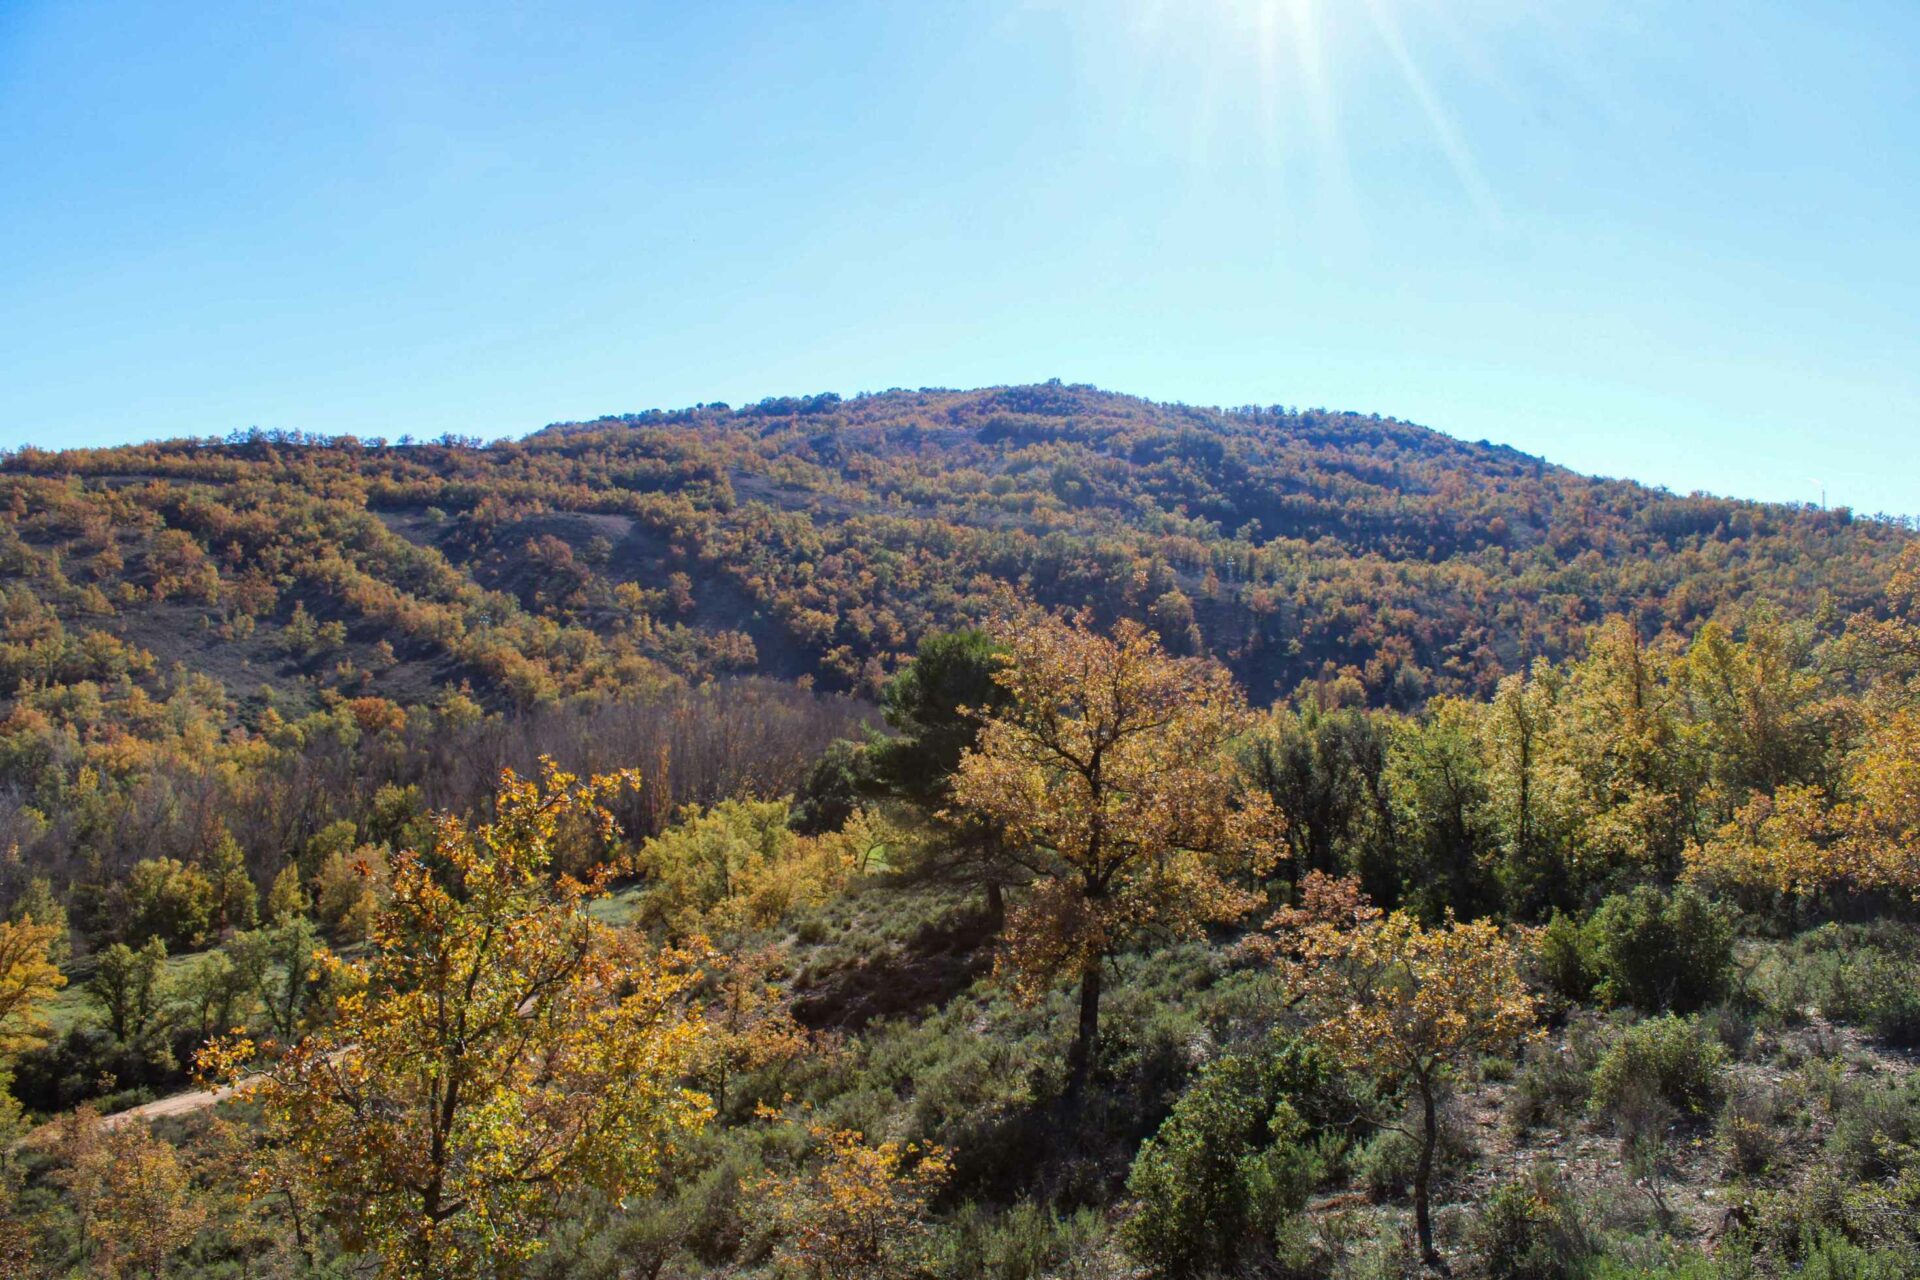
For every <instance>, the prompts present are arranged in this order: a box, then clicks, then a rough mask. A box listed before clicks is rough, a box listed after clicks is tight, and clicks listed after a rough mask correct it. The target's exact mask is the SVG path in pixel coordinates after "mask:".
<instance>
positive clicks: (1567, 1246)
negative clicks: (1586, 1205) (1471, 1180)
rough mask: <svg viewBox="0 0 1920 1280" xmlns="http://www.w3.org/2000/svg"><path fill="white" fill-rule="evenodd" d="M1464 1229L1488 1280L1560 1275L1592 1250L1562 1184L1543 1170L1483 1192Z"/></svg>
mask: <svg viewBox="0 0 1920 1280" xmlns="http://www.w3.org/2000/svg"><path fill="white" fill-rule="evenodd" d="M1468 1234H1469V1239H1470V1240H1471V1242H1472V1245H1473V1249H1474V1252H1476V1253H1477V1254H1478V1255H1479V1256H1480V1259H1481V1262H1482V1265H1483V1266H1484V1267H1485V1268H1486V1274H1487V1277H1488V1280H1561V1277H1565V1276H1571V1275H1574V1274H1576V1272H1577V1269H1578V1268H1579V1267H1580V1265H1581V1263H1582V1262H1584V1261H1585V1259H1586V1258H1587V1257H1588V1256H1589V1255H1590V1254H1592V1253H1593V1251H1594V1247H1593V1242H1592V1241H1591V1240H1590V1239H1589V1237H1588V1235H1587V1233H1586V1231H1585V1230H1584V1228H1583V1227H1582V1225H1581V1223H1580V1220H1579V1218H1578V1216H1577V1215H1576V1214H1575V1212H1574V1209H1573V1204H1572V1202H1571V1200H1570V1198H1569V1196H1568V1195H1567V1191H1566V1188H1565V1187H1564V1186H1563V1185H1562V1184H1561V1183H1560V1182H1558V1181H1556V1180H1555V1179H1553V1178H1552V1177H1550V1176H1548V1175H1547V1174H1546V1173H1545V1171H1544V1170H1535V1171H1534V1172H1533V1173H1532V1174H1530V1175H1529V1176H1526V1177H1523V1178H1520V1179H1517V1180H1515V1181H1513V1182H1510V1183H1508V1184H1507V1185H1505V1186H1503V1187H1501V1188H1500V1189H1499V1190H1497V1191H1495V1192H1494V1193H1493V1194H1492V1195H1491V1196H1489V1197H1488V1198H1487V1202H1486V1204H1485V1206H1484V1207H1483V1208H1482V1209H1481V1210H1480V1212H1479V1214H1478V1216H1477V1217H1476V1218H1475V1219H1474V1221H1473V1224H1472V1226H1471V1227H1470V1229H1469V1233H1468Z"/></svg>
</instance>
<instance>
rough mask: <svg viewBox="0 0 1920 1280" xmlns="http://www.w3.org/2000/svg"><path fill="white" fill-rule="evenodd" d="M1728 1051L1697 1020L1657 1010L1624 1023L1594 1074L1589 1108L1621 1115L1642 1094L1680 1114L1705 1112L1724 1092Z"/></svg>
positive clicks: (1711, 1108) (1616, 1116)
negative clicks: (1642, 1018)
mask: <svg viewBox="0 0 1920 1280" xmlns="http://www.w3.org/2000/svg"><path fill="white" fill-rule="evenodd" d="M1726 1062H1727V1051H1726V1049H1725V1048H1724V1047H1723V1046H1722V1045H1721V1044H1720V1042H1719V1041H1718V1040H1716V1039H1714V1038H1713V1037H1712V1035H1710V1034H1709V1033H1708V1031H1707V1030H1706V1028H1705V1027H1703V1026H1702V1025H1701V1023H1700V1021H1699V1019H1697V1018H1679V1017H1675V1016H1674V1015H1673V1014H1670V1013H1669V1014H1662V1015H1661V1016H1660V1017H1658V1018H1649V1019H1647V1020H1646V1021H1645V1022H1640V1023H1636V1024H1634V1025H1633V1026H1631V1027H1628V1028H1627V1029H1626V1031H1625V1032H1624V1033H1623V1034H1622V1035H1621V1036H1620V1039H1619V1040H1618V1041H1616V1042H1615V1043H1614V1045H1613V1047H1612V1048H1610V1049H1608V1050H1607V1052H1606V1054H1605V1055H1604V1056H1603V1057H1602V1058H1601V1059H1600V1064H1599V1066H1597V1067H1596V1068H1595V1069H1594V1073H1593V1102H1592V1107H1593V1109H1594V1110H1595V1111H1598V1112H1600V1113H1602V1114H1604V1115H1608V1116H1611V1117H1614V1118H1616V1119H1617V1118H1619V1117H1621V1116H1622V1115H1623V1114H1624V1113H1625V1112H1626V1111H1627V1110H1628V1109H1629V1107H1631V1106H1632V1105H1633V1104H1634V1103H1635V1102H1637V1101H1638V1100H1639V1099H1640V1098H1641V1097H1643V1096H1645V1094H1646V1093H1649V1092H1650V1093H1651V1094H1652V1095H1654V1096H1655V1097H1657V1098H1659V1099H1660V1100H1661V1101H1663V1102H1665V1103H1666V1104H1667V1105H1669V1106H1671V1107H1673V1108H1674V1110H1676V1111H1678V1112H1680V1113H1682V1114H1684V1115H1694V1116H1698V1115H1705V1114H1708V1113H1709V1112H1711V1111H1713V1109H1714V1108H1715V1107H1717V1106H1718V1105H1719V1104H1720V1099H1721V1097H1722V1095H1723V1093H1724V1085H1723V1079H1722V1078H1723V1076H1724V1075H1725V1073H1726Z"/></svg>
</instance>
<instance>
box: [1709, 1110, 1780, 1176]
mask: <svg viewBox="0 0 1920 1280" xmlns="http://www.w3.org/2000/svg"><path fill="white" fill-rule="evenodd" d="M1785 1120H1786V1115H1785V1108H1784V1107H1783V1106H1782V1104H1781V1100H1780V1097H1779V1095H1778V1094H1777V1093H1776V1092H1774V1091H1773V1090H1772V1089H1770V1088H1761V1089H1745V1090H1741V1091H1739V1092H1737V1093H1735V1094H1734V1095H1733V1096H1732V1097H1731V1098H1730V1099H1728V1102H1727V1106H1726V1109H1725V1110H1724V1111H1722V1112H1721V1113H1720V1123H1719V1126H1718V1138H1719V1142H1720V1154H1721V1156H1722V1157H1723V1158H1724V1159H1725V1161H1726V1166H1727V1171H1728V1172H1729V1173H1734V1174H1740V1175H1743V1176H1746V1177H1752V1176H1753V1175H1755V1174H1760V1173H1765V1172H1766V1171H1767V1170H1768V1169H1769V1168H1771V1167H1772V1166H1773V1164H1774V1162H1775V1161H1777V1160H1778V1159H1779V1158H1780V1151H1781V1148H1782V1146H1783V1145H1784V1138H1783V1136H1782V1134H1781V1132H1780V1130H1781V1126H1782V1125H1783V1123H1784V1122H1785Z"/></svg>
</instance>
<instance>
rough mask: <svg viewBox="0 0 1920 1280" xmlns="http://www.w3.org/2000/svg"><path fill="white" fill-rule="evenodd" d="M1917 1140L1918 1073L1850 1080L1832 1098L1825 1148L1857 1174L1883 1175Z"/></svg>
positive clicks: (1904, 1159) (1906, 1157)
mask: <svg viewBox="0 0 1920 1280" xmlns="http://www.w3.org/2000/svg"><path fill="white" fill-rule="evenodd" d="M1917 1145H1920V1075H1911V1076H1906V1077H1904V1078H1902V1079H1899V1080H1880V1081H1873V1082H1870V1083H1867V1084H1863V1085H1849V1086H1847V1087H1846V1088H1845V1090H1844V1091H1843V1092H1842V1093H1841V1094H1840V1095H1839V1096H1838V1097H1836V1098H1835V1099H1834V1106H1833V1133H1832V1136H1831V1137H1829V1138H1828V1139H1827V1149H1828V1151H1829V1152H1831V1153H1832V1155H1833V1157H1834V1159H1835V1160H1836V1161H1837V1162H1838V1163H1839V1165H1840V1167H1841V1168H1842V1169H1844V1170H1846V1172H1848V1173H1849V1174H1852V1175H1853V1176H1854V1177H1857V1178H1887V1177H1892V1176H1893V1175H1895V1174H1897V1173H1899V1172H1900V1171H1901V1169H1902V1168H1903V1167H1904V1166H1906V1165H1907V1164H1908V1163H1909V1162H1910V1160H1911V1158H1912V1156H1913V1154H1914V1148H1915V1147H1916V1146H1917Z"/></svg>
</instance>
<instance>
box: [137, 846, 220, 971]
mask: <svg viewBox="0 0 1920 1280" xmlns="http://www.w3.org/2000/svg"><path fill="white" fill-rule="evenodd" d="M216 897H217V894H216V890H215V887H214V883H213V881H211V880H209V879H208V878H207V877H206V876H205V875H204V874H203V873H202V872H201V871H200V869H199V868H197V867H190V866H187V865H186V864H185V863H183V862H181V861H180V860H179V859H178V858H146V859H142V860H141V861H139V862H136V863H134V865H133V870H132V871H130V872H128V873H127V907H128V911H129V912H130V914H131V916H132V924H131V927H130V928H129V929H128V936H129V937H130V938H131V939H132V940H133V941H135V942H144V941H146V940H147V939H148V938H159V939H160V940H161V941H162V942H164V943H165V944H166V946H167V948H168V949H169V950H186V949H188V948H190V947H195V946H198V945H199V944H200V943H201V942H202V941H203V940H204V939H205V938H206V936H207V930H208V929H209V928H210V927H211V926H212V924H213V921H214V913H215V909H216Z"/></svg>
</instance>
